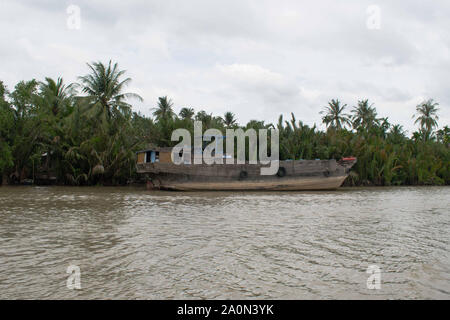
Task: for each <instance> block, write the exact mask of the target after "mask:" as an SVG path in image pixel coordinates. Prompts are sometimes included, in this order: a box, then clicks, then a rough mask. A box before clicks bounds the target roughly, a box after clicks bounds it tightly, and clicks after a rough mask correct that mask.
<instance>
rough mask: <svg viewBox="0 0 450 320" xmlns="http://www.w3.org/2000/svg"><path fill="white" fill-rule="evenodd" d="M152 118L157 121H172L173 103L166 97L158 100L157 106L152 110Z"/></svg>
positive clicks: (173, 114)
mask: <svg viewBox="0 0 450 320" xmlns="http://www.w3.org/2000/svg"><path fill="white" fill-rule="evenodd" d="M153 110H155V111H153V116H154V117H156V120H157V121H161V120H168V119H172V118H173V117H174V116H175V113H174V112H173V102H172V100H171V99H169V98H167V96H164V97H159V98H158V106H157V107H156V108H154V109H153Z"/></svg>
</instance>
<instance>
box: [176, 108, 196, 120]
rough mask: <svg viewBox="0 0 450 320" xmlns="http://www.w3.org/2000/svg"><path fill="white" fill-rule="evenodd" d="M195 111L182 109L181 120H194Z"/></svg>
mask: <svg viewBox="0 0 450 320" xmlns="http://www.w3.org/2000/svg"><path fill="white" fill-rule="evenodd" d="M194 114H195V111H194V108H186V107H185V108H181V110H180V113H179V116H180V117H181V119H183V120H185V119H188V120H192V117H193V116H194Z"/></svg>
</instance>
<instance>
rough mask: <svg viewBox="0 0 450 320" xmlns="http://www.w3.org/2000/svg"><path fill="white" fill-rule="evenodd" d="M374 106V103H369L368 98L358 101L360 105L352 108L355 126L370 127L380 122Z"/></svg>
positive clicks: (356, 127)
mask: <svg viewBox="0 0 450 320" xmlns="http://www.w3.org/2000/svg"><path fill="white" fill-rule="evenodd" d="M372 106H373V104H371V105H369V100H368V99H366V100H360V101H358V106H357V107H354V109H353V110H352V113H353V117H352V121H353V128H355V129H358V128H362V129H369V128H370V127H372V126H373V125H374V124H377V123H378V122H379V119H377V111H376V109H375V108H374V107H372Z"/></svg>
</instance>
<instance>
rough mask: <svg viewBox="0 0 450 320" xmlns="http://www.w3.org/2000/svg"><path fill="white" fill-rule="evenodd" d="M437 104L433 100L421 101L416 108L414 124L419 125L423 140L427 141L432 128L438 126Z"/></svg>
mask: <svg viewBox="0 0 450 320" xmlns="http://www.w3.org/2000/svg"><path fill="white" fill-rule="evenodd" d="M438 105H439V103H437V102H434V100H433V99H429V100H427V101H423V102H422V103H420V104H418V105H417V106H416V111H417V113H416V114H415V115H413V118H416V121H414V124H417V123H419V124H420V128H421V130H422V132H423V133H424V138H425V139H428V138H429V137H430V136H431V132H432V130H433V128H435V127H437V126H438V122H437V121H438V120H439V117H438V116H437V111H438V110H439V109H438V108H437V106H438Z"/></svg>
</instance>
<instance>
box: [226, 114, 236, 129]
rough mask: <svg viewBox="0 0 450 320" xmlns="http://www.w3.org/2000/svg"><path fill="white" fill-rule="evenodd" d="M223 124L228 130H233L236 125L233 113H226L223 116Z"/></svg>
mask: <svg viewBox="0 0 450 320" xmlns="http://www.w3.org/2000/svg"><path fill="white" fill-rule="evenodd" d="M223 123H224V124H225V126H226V127H227V128H232V127H233V126H235V125H236V118H235V115H234V113H233V112H230V111H228V112H225V114H224V115H223Z"/></svg>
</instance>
